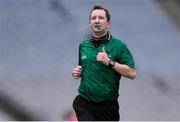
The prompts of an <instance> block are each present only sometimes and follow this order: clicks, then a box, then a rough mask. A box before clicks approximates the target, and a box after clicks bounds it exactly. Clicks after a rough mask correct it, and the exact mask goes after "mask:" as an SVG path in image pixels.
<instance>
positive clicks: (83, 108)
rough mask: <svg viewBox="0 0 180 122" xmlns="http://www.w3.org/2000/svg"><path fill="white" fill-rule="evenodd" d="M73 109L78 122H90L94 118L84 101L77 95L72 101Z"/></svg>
mask: <svg viewBox="0 0 180 122" xmlns="http://www.w3.org/2000/svg"><path fill="white" fill-rule="evenodd" d="M73 108H74V110H75V113H76V116H77V119H78V121H92V120H95V118H94V117H93V116H92V114H91V113H90V112H89V109H88V106H87V105H86V103H85V101H84V100H83V99H82V98H81V97H80V96H79V95H78V96H76V98H75V99H74V101H73Z"/></svg>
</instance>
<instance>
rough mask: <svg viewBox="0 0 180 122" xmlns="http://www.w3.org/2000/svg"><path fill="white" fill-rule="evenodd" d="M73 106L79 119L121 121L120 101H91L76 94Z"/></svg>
mask: <svg viewBox="0 0 180 122" xmlns="http://www.w3.org/2000/svg"><path fill="white" fill-rule="evenodd" d="M73 108H74V110H75V112H76V116H77V119H78V121H119V120H120V115H119V104H118V101H117V100H116V101H112V102H100V103H99V102H98V103H97V102H90V101H87V100H86V99H84V98H83V97H81V96H80V95H78V96H76V98H75V99H74V101H73Z"/></svg>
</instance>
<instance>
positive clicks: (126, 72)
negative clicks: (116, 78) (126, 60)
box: [97, 48, 136, 79]
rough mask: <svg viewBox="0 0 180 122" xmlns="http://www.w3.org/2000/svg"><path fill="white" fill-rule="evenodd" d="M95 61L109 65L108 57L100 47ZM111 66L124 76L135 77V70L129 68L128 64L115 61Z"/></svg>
mask: <svg viewBox="0 0 180 122" xmlns="http://www.w3.org/2000/svg"><path fill="white" fill-rule="evenodd" d="M97 61H99V62H101V63H103V64H104V65H106V66H108V65H109V61H110V59H109V57H108V55H107V53H106V51H105V49H104V48H103V49H102V51H101V52H99V53H98V55H97ZM112 68H113V69H114V70H115V71H116V72H118V73H119V74H121V75H122V76H124V77H127V78H130V79H135V77H136V70H135V69H132V68H130V67H129V66H128V65H125V64H120V63H118V62H115V64H114V66H113V67H112Z"/></svg>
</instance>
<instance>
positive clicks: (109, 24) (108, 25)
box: [107, 21, 111, 29]
mask: <svg viewBox="0 0 180 122" xmlns="http://www.w3.org/2000/svg"><path fill="white" fill-rule="evenodd" d="M110 26H111V21H108V22H107V27H108V29H109V28H110Z"/></svg>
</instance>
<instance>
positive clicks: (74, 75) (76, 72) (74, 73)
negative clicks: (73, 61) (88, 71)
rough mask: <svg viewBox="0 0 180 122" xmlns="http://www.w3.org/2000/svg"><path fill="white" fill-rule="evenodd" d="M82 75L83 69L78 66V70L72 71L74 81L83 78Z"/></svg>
mask: <svg viewBox="0 0 180 122" xmlns="http://www.w3.org/2000/svg"><path fill="white" fill-rule="evenodd" d="M81 74H82V67H81V66H77V67H76V68H74V69H73V70H72V76H73V78H74V79H79V78H80V77H81Z"/></svg>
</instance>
